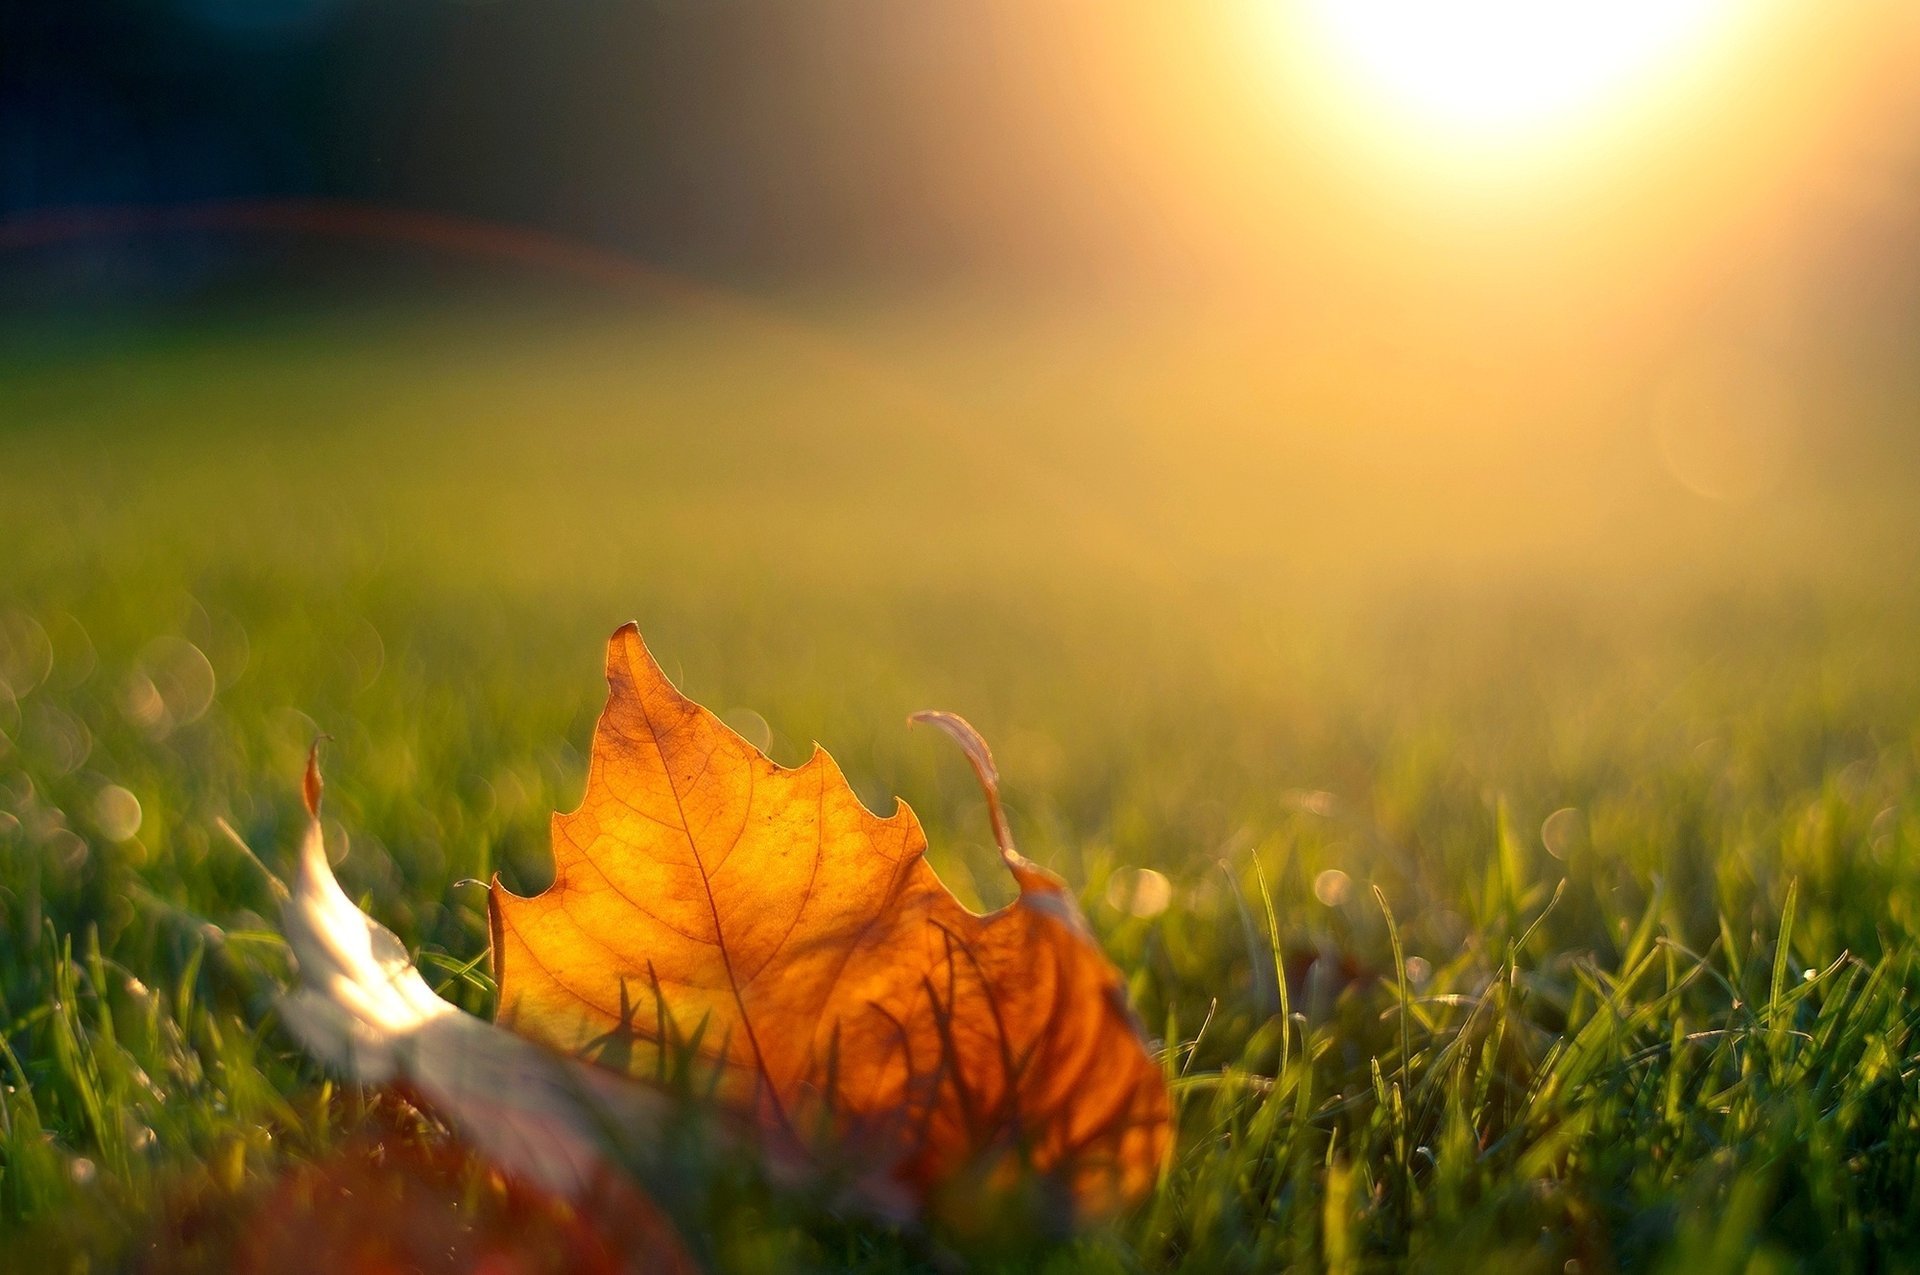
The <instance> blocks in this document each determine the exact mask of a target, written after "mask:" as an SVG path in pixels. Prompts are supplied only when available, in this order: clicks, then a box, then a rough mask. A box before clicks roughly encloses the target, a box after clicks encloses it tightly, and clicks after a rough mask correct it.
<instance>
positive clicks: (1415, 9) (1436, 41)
mask: <svg viewBox="0 0 1920 1275" xmlns="http://www.w3.org/2000/svg"><path fill="white" fill-rule="evenodd" d="M1755 2H1756V0H1300V4H1299V8H1298V10H1297V11H1296V16H1297V17H1298V18H1299V19H1300V20H1301V25H1300V26H1297V27H1295V32H1296V34H1297V35H1300V36H1305V37H1306V38H1307V40H1308V41H1309V42H1310V43H1311V44H1312V45H1313V46H1314V48H1315V50H1316V53H1317V55H1318V56H1319V57H1320V58H1321V59H1323V61H1324V67H1323V69H1325V70H1326V71H1328V72H1331V73H1335V78H1336V79H1338V80H1344V81H1347V82H1348V83H1349V87H1358V88H1362V89H1364V90H1366V92H1367V94H1368V96H1370V97H1372V98H1374V99H1375V100H1376V101H1377V102H1378V103H1379V104H1380V105H1382V106H1384V107H1386V108H1388V110H1389V111H1390V112H1391V113H1392V114H1393V115H1394V116H1396V117H1398V119H1397V123H1398V124H1399V125H1400V126H1401V127H1403V128H1405V129H1410V130H1411V131H1412V132H1413V133H1414V134H1415V135H1417V136H1419V137H1420V138H1422V139H1424V140H1432V141H1441V142H1451V143H1461V144H1467V145H1471V146H1476V147H1505V146H1508V145H1512V144H1524V143H1527V142H1529V141H1534V140H1538V139H1542V138H1546V137H1549V136H1552V135H1554V134H1556V133H1559V132H1562V131H1564V130H1566V129H1568V128H1569V127H1573V126H1577V125H1579V124H1581V123H1583V122H1587V121H1590V120H1592V119H1593V118H1595V117H1596V116H1599V115H1603V114H1604V113H1606V111H1607V110H1609V109H1610V108H1612V107H1615V106H1620V107H1625V106H1628V105H1630V104H1632V103H1633V102H1635V101H1636V100H1637V99H1642V98H1644V97H1646V96H1648V95H1651V94H1657V93H1658V92H1660V91H1661V90H1663V89H1664V88H1667V87H1669V86H1671V84H1672V83H1673V82H1674V81H1675V79H1676V78H1681V77H1682V76H1683V73H1684V72H1685V70H1686V69H1687V67H1688V66H1689V65H1691V64H1693V63H1696V62H1698V61H1699V60H1700V58H1701V56H1702V55H1703V54H1704V53H1706V52H1707V51H1709V50H1710V49H1711V48H1712V47H1713V45H1714V41H1715V39H1716V37H1718V36H1721V35H1723V34H1725V33H1727V32H1728V31H1729V30H1730V28H1731V27H1732V26H1733V23H1734V19H1735V18H1736V17H1737V16H1738V15H1739V13H1740V11H1741V10H1743V9H1749V10H1750V9H1751V8H1752V7H1753V5H1754V3H1755Z"/></svg>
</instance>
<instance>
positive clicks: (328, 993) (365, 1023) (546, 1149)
mask: <svg viewBox="0 0 1920 1275" xmlns="http://www.w3.org/2000/svg"><path fill="white" fill-rule="evenodd" d="M305 791H306V797H307V806H308V812H309V814H310V815H311V816H312V817H311V818H310V820H309V822H308V825H307V833H306V838H305V840H304V841H303V842H302V844H301V848H300V868H299V872H298V873H297V874H296V875H295V877H294V883H293V889H292V891H291V893H290V894H289V896H288V897H287V899H286V900H285V902H284V903H283V905H282V909H281V926H282V928H283V929H284V931H285V932H286V938H287V945H288V947H289V948H290V949H291V951H292V952H293V957H294V960H295V962H296V964H297V965H298V967H299V976H300V985H299V987H298V988H296V989H295V990H294V991H293V992H291V993H289V994H288V995H287V996H285V997H283V998H282V999H281V1002H280V1016H281V1020H282V1021H283V1022H284V1023H285V1024H286V1026H287V1028H288V1030H289V1031H291V1032H292V1033H293V1034H294V1036H296V1037H297V1038H298V1039H299V1040H300V1042H301V1043H302V1044H303V1045H305V1046H306V1048H307V1050H308V1051H309V1052H310V1053H312V1054H313V1055H314V1056H315V1057H317V1058H319V1059H320V1060H322V1061H323V1062H326V1063H327V1064H329V1065H330V1066H331V1067H333V1068H334V1069H335V1070H337V1071H339V1072H341V1073H343V1074H345V1075H348V1076H351V1077H353V1078H354V1079H356V1080H359V1081H361V1082H363V1083H367V1084H377V1085H396V1086H399V1087H401V1088H404V1089H405V1090H407V1091H408V1092H409V1093H411V1094H412V1095H414V1096H415V1097H417V1098H418V1099H420V1101H421V1102H422V1103H423V1105H425V1106H427V1107H429V1108H431V1109H432V1110H433V1111H434V1112H435V1113H437V1114H438V1115H440V1116H441V1117H442V1118H443V1119H445V1120H447V1121H448V1122H449V1123H450V1124H452V1125H453V1126H454V1127H455V1128H456V1129H457V1130H459V1132H460V1133H461V1135H462V1136H463V1137H464V1138H466V1140H467V1141H468V1142H469V1143H470V1144H471V1145H472V1146H473V1147H474V1148H476V1149H477V1150H479V1151H481V1152H482V1153H484V1154H485V1155H487V1156H488V1157H489V1158H491V1159H492V1160H493V1161H494V1162H495V1163H496V1164H498V1165H500V1166H501V1167H502V1168H504V1169H506V1170H508V1171H509V1172H511V1173H513V1174H514V1175H515V1176H516V1177H518V1178H520V1179H522V1180H523V1181H525V1182H527V1183H529V1184H531V1185H534V1186H537V1187H540V1188H542V1189H544V1190H548V1191H552V1192H554V1193H556V1194H558V1195H560V1196H563V1197H565V1198H568V1199H574V1200H580V1199H584V1198H586V1197H587V1196H588V1195H589V1194H590V1193H592V1192H594V1191H597V1190H600V1189H602V1187H603V1186H604V1184H606V1183H607V1182H608V1181H610V1180H612V1179H613V1178H615V1177H616V1176H617V1175H616V1174H615V1172H614V1170H613V1169H612V1167H611V1166H610V1164H609V1162H608V1160H607V1148H608V1133H609V1131H610V1130H621V1131H626V1132H628V1133H630V1134H634V1135H644V1133H645V1132H646V1131H647V1130H650V1129H655V1128H658V1127H659V1126H660V1125H661V1123H662V1122H663V1121H664V1119H665V1115H666V1112H667V1109H668V1105H669V1104H668V1100H667V1098H666V1096H665V1095H663V1094H661V1093H658V1092H656V1091H654V1090H652V1089H649V1088H646V1087H644V1086H640V1085H633V1084H629V1083H627V1082H625V1081H623V1080H621V1079H620V1078H619V1077H616V1076H613V1075H610V1074H609V1073H607V1072H606V1071H605V1070H603V1069H601V1068H598V1067H591V1066H587V1065H586V1064H583V1063H580V1062H577V1061H575V1060H573V1059H570V1058H566V1057H563V1056H561V1055H559V1054H556V1053H554V1052H553V1051H552V1050H549V1049H544V1048H542V1047H541V1046H539V1045H536V1044H534V1043H533V1042H531V1041H529V1040H526V1039H524V1038H523V1037H520V1036H516V1035H514V1034H512V1033H510V1032H505V1031H502V1030H500V1029H499V1028H498V1027H495V1026H494V1025H493V1024H491V1023H488V1022H486V1021H485V1020H483V1019H479V1018H475V1017H474V1016H473V1015H471V1014H468V1013H465V1012H464V1011H462V1010H460V1009H459V1008H457V1007H456V1006H454V1005H451V1004H449V1003H448V1002H446V1001H444V1000H442V999H441V998H440V997H439V996H437V995H435V994H434V991H433V989H432V988H430V987H428V986H427V983H426V980H425V979H423V978H421V977H420V972H419V970H418V969H416V968H415V967H414V965H413V963H412V961H410V960H409V959H408V957H407V951H406V948H405V947H404V946H403V945H402V944H401V942H400V940H399V939H398V938H396V937H395V936H394V934H393V932H392V931H391V930H389V929H387V928H386V927H385V926H383V925H381V924H380V923H379V922H377V921H375V920H373V919H372V918H371V917H369V916H367V915H366V914H365V913H364V912H362V911H361V910H360V909H359V908H358V907H355V906H354V903H353V901H352V900H351V899H349V898H348V897H347V896H346V893H345V892H344V891H342V890H341V888H340V883H339V882H338V881H337V880H336V879H335V877H334V875H333V868H332V866H331V865H330V864H329V863H328V862H327V852H326V847H325V845H324V844H323V842H322V840H321V835H320V819H319V799H320V772H319V768H318V766H317V765H315V764H314V760H313V759H312V758H311V757H309V759H308V763H307V780H306V788H305Z"/></svg>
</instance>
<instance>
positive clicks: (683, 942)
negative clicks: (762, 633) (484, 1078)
mask: <svg viewBox="0 0 1920 1275" xmlns="http://www.w3.org/2000/svg"><path fill="white" fill-rule="evenodd" d="M607 677H608V682H609V685H610V687H611V697H610V698H609V700H608V703H607V707H606V711H605V712H604V713H603V714H602V716H601V718H600V722H599V725H598V728H597V729H596V731H595V734H594V741H593V754H592V761H591V768H590V771H589V775H588V780H587V794H586V798H585V800H584V802H583V803H582V804H581V806H580V808H579V809H578V810H576V811H575V812H574V813H572V814H570V815H562V816H556V818H555V820H554V826H553V830H554V839H553V840H554V858H555V877H554V882H553V885H552V886H551V887H550V888H549V889H548V890H547V891H546V892H544V893H542V894H540V895H538V896H536V897H534V898H520V897H518V896H516V895H514V894H512V893H510V892H509V891H507V890H506V889H505V888H503V887H502V886H501V885H500V884H499V882H498V881H495V883H494V885H493V890H492V898H491V912H492V928H493V960H494V973H495V977H496V978H497V979H498V982H499V994H500V1001H499V1015H498V1017H499V1021H500V1022H501V1024H503V1025H505V1026H508V1027H510V1028H512V1029H513V1030H514V1031H516V1032H520V1033H523V1034H525V1035H527V1036H529V1037H531V1038H533V1039H535V1040H538V1041H542V1042H545V1043H547V1044H550V1045H553V1046H555V1047H557V1048H559V1049H561V1050H564V1051H566V1052H569V1053H575V1054H581V1055H584V1056H587V1057H590V1058H592V1059H594V1060H596V1061H598V1062H600V1063H602V1064H605V1065H607V1066H611V1067H614V1068H616V1069H618V1070H621V1071H624V1072H626V1073H627V1074H629V1075H632V1076H636V1077H640V1078H652V1077H656V1076H659V1075H661V1074H664V1073H665V1072H666V1071H668V1070H670V1062H669V1059H670V1057H671V1056H672V1053H673V1051H674V1050H675V1048H676V1046H680V1047H685V1046H690V1045H696V1044H697V1053H698V1055H699V1056H700V1057H701V1058H702V1059H703V1060H704V1061H705V1062H706V1063H707V1064H708V1065H710V1066H711V1067H712V1068H713V1069H714V1076H713V1079H714V1081H715V1083H716V1086H717V1088H716V1092H717V1093H718V1095H719V1097H720V1099H721V1101H722V1102H723V1103H724V1104H726V1105H727V1106H729V1107H730V1108H731V1109H733V1110H734V1111H736V1112H739V1113H741V1114H743V1115H746V1116H748V1117H749V1118H751V1119H752V1120H753V1121H754V1123H755V1124H756V1125H757V1126H758V1127H759V1128H760V1129H761V1131H762V1135H763V1137H765V1138H767V1139H769V1140H770V1141H771V1142H773V1143H775V1144H779V1145H782V1146H785V1147H787V1148H793V1147H801V1148H806V1149H808V1150H809V1151H811V1152H813V1153H815V1154H827V1152H826V1151H825V1149H826V1148H834V1149H836V1150H837V1152H838V1154H839V1156H840V1157H841V1159H842V1161H843V1162H846V1163H854V1164H861V1165H869V1166H870V1165H875V1164H878V1165H881V1166H883V1171H882V1173H881V1175H880V1176H882V1177H883V1178H884V1179H885V1180H887V1181H889V1182H891V1183H892V1184H893V1185H894V1186H895V1187H897V1188H898V1189H899V1196H898V1198H899V1199H900V1201H901V1204H902V1207H903V1209H907V1210H910V1209H912V1208H915V1207H918V1206H920V1205H921V1204H923V1203H924V1202H925V1201H926V1200H927V1199H928V1198H929V1196H931V1195H933V1194H934V1193H936V1192H938V1191H939V1189H940V1188H941V1187H942V1186H943V1185H946V1184H949V1183H954V1182H957V1181H961V1180H964V1181H966V1182H969V1183H975V1184H978V1183H982V1182H987V1183H998V1184H1002V1185H1010V1184H1011V1183H1013V1182H1014V1181H1016V1180H1018V1179H1019V1178H1020V1176H1021V1175H1020V1173H1019V1170H1021V1169H1022V1168H1030V1169H1031V1170H1033V1171H1034V1172H1035V1173H1037V1174H1038V1175H1039V1180H1040V1181H1043V1182H1048V1183H1051V1184H1053V1185H1054V1186H1055V1187H1056V1188H1057V1189H1058V1191H1059V1193H1060V1197H1061V1198H1060V1203H1061V1204H1062V1205H1063V1206H1064V1209H1065V1211H1066V1212H1067V1213H1069V1214H1071V1215H1072V1216H1074V1217H1085V1216H1090V1215H1099V1214H1103V1213H1106V1212H1109V1211H1111V1210H1113V1209H1114V1208H1116V1207H1119V1206H1121V1205H1124V1204H1125V1203H1127V1202H1130V1201H1132V1200H1135V1199H1138V1198H1139V1197H1140V1196H1141V1195H1143V1194H1144V1193H1145V1192H1146V1191H1147V1189H1148V1188H1149V1187H1150V1186H1151V1184H1152V1183H1153V1181H1154V1179H1155V1177H1156V1175H1157V1174H1158V1172H1159V1170H1160V1166H1161V1162H1162V1160H1163V1159H1164V1157H1165V1154H1166V1150H1167V1145H1168V1137H1169V1131H1168V1110H1169V1107H1168V1098H1167V1091H1166V1086H1165V1082H1164V1078H1163V1076H1162V1074H1161V1071H1160V1069H1159V1067H1158V1066H1157V1065H1156V1064H1155V1062H1154V1060H1153V1059H1152V1058H1151V1057H1150V1056H1149V1054H1148V1052H1147V1050H1146V1048H1145V1046H1144V1044H1143V1042H1142V1040H1141V1037H1140V1033H1139V1031H1138V1029H1137V1027H1136V1025H1135V1023H1134V1021H1133V1019H1132V1017H1131V1015H1130V1014H1129V1012H1128V1011H1127V1008H1126V1006H1125V1003H1124V998H1123V992H1122V987H1121V983H1120V978H1119V975H1118V974H1117V972H1116V971H1115V970H1114V969H1113V967H1112V965H1111V964H1109V963H1108V962H1107V960H1106V959H1105V957H1104V956H1103V955H1102V954H1101V953H1100V951H1099V949H1098V947H1097V946H1096V945H1095V944H1094V942H1093V941H1092V939H1091V937H1090V936H1089V935H1088V933H1087V931H1086V928H1085V925H1084V923H1083V922H1082V920H1081V918H1080V916H1079V912H1078V910H1077V908H1076V907H1075V906H1074V903H1073V900H1072V898H1071V897H1070V896H1069V895H1068V894H1067V893H1066V891H1065V889H1064V888H1063V886H1062V884H1061V882H1060V881H1059V880H1058V879H1057V878H1055V877H1054V876H1053V875H1052V874H1050V873H1048V872H1046V871H1045V870H1044V869H1041V868H1039V867H1037V866H1036V865H1034V864H1032V863H1029V862H1028V861H1026V860H1025V859H1022V858H1020V856H1018V855H1017V854H1015V853H1014V852H1013V850H1012V847H1011V845H1010V844H1009V843H1007V841H1006V839H1005V838H1004V836H1003V835H1002V836H1001V837H1000V839H1001V841H1002V846H1003V851H1004V854H1005V858H1006V861H1007V865H1008V868H1009V870H1010V871H1011V872H1012V874H1013V876H1014V879H1015V881H1016V882H1017V884H1018V885H1019V888H1020V895H1019V898H1018V899H1017V900H1016V901H1015V902H1014V903H1012V904H1010V905H1008V906H1007V907H1005V908H1002V909H1001V910H1000V911H997V912H994V913H991V914H989V915H986V916H977V915H975V914H973V913H971V912H968V911H967V910H966V909H965V908H963V907H962V906H961V905H960V904H959V903H958V901H956V900H955V899H954V897H953V896H952V894H950V893H949V892H948V891H947V889H946V887H945V886H944V885H943V884H941V882H940V879H939V878H938V877H937V876H936V875H935V874H934V872H933V869H932V868H931V867H930V866H929V865H928V864H927V862H926V860H925V858H924V857H923V855H924V852H925V850H926V841H925V838H924V836H923V835H922V833H921V830H920V825H919V822H918V821H917V820H916V819H915V818H914V815H913V812H912V811H910V810H909V809H907V807H906V806H905V805H904V803H902V804H899V805H897V806H896V808H895V810H894V812H893V813H892V814H891V815H889V816H888V817H886V818H880V817H878V816H876V815H873V814H872V813H870V812H868V811H867V810H866V809H865V808H864V807H862V806H861V804H860V802H859V800H858V799H857V798H856V797H855V796H854V794H853V791H852V790H851V789H850V788H849V787H848V785H847V782H846V780H845V778H844V777H843V776H842V775H841V773H840V770H839V768H838V767H837V766H835V764H834V762H833V760H832V758H830V757H828V756H827V754H826V753H825V752H823V751H820V750H818V749H816V750H815V752H814V755H813V757H812V758H811V759H810V760H809V761H808V762H807V763H806V764H805V765H804V766H801V767H799V768H797V769H792V770H789V769H785V768H783V767H780V766H777V765H775V764H773V763H772V762H771V761H769V760H768V759H767V758H766V757H765V756H763V755H762V754H761V753H760V752H759V751H758V750H756V749H755V748H753V747H752V746H751V745H750V744H748V743H747V742H746V741H745V740H743V739H741V738H740V737H739V736H738V735H736V734H734V733H733V732H732V731H731V730H728V729H727V728H726V727H725V726H724V725H722V724H721V723H720V721H719V720H718V719H717V718H716V717H714V715H713V714H711V713H709V712H707V711H706V710H705V709H704V708H702V707H700V706H699V705H698V704H695V703H694V702H693V701H691V700H689V699H687V698H686V697H685V696H683V695H681V694H680V693H679V692H678V691H677V690H675V689H674V687H673V686H672V685H671V684H670V683H669V682H668V681H667V679H666V677H665V676H664V675H663V674H662V673H661V672H660V669H659V667H658V666H657V665H656V664H655V663H654V661H653V659H652V657H651V656H650V655H649V654H648V652H647V649H646V646H645V645H644V644H643V643H642V642H641V640H640V635H639V633H638V632H637V631H635V629H634V628H633V627H632V626H631V625H629V626H627V627H625V628H622V629H621V630H620V631H619V632H618V633H616V634H615V635H614V637H613V640H612V642H611V643H610V645H609V648H608V653H607ZM954 722H957V719H951V720H950V721H949V720H943V721H942V722H941V723H940V724H943V725H946V726H948V727H949V729H954ZM960 725H961V726H964V723H960ZM954 733H956V735H959V736H960V737H961V738H962V741H963V743H968V744H969V755H970V756H971V757H972V758H973V760H974V763H975V766H976V769H977V770H979V772H980V774H981V777H982V780H983V782H986V783H987V785H988V791H989V795H990V798H993V800H994V808H995V812H996V813H995V825H996V834H1002V833H1003V832H1004V823H1003V822H1002V821H1001V820H1000V819H999V817H998V814H997V797H996V796H995V795H994V791H993V787H992V783H991V780H992V777H993V776H992V762H991V758H990V757H988V756H987V755H986V753H985V746H984V745H983V744H979V743H978V737H977V736H975V735H972V732H971V728H965V731H964V733H963V732H961V731H959V730H955V732H954ZM976 746H977V747H976Z"/></svg>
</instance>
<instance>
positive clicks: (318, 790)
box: [300, 735, 331, 819]
mask: <svg viewBox="0 0 1920 1275" xmlns="http://www.w3.org/2000/svg"><path fill="white" fill-rule="evenodd" d="M329 738H331V736H327V735H316V736H314V740H313V746H312V747H311V748H309V749H307V773H306V774H305V775H304V776H302V777H301V780H300V799H301V800H302V801H303V802H304V803H305V804H306V807H307V815H308V816H309V817H310V818H314V819H318V818H319V817H320V797H321V795H322V793H324V792H325V790H326V784H325V783H324V782H322V780H321V778H320V745H321V744H322V743H323V742H324V741H326V740H327V739H329Z"/></svg>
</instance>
